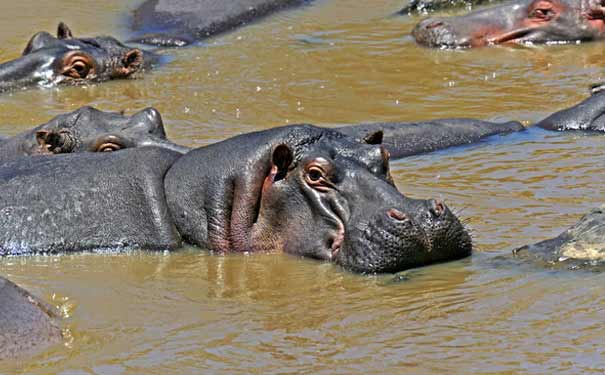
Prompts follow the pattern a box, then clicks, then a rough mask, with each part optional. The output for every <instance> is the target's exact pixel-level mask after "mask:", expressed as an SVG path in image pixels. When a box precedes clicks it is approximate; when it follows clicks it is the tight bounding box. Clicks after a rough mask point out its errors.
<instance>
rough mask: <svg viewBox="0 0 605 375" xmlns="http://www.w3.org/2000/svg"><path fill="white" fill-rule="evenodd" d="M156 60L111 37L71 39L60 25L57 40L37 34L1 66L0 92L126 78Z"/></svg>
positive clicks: (147, 67)
mask: <svg viewBox="0 0 605 375" xmlns="http://www.w3.org/2000/svg"><path fill="white" fill-rule="evenodd" d="M156 59H157V56H156V55H154V54H152V53H150V52H144V51H142V50H140V49H137V48H129V47H126V46H125V45H123V44H122V43H120V42H119V41H118V40H116V39H114V38H112V37H108V36H100V37H94V38H74V37H73V34H72V32H71V30H70V29H69V28H68V27H67V26H66V25H65V24H63V23H61V24H59V27H58V31H57V36H56V37H54V36H52V35H51V34H49V33H47V32H39V33H37V34H35V35H34V36H33V37H32V38H31V39H30V41H29V43H28V44H27V47H26V48H25V50H24V51H23V55H22V56H21V57H19V58H17V59H15V60H12V61H8V62H5V63H3V64H0V92H1V91H9V90H16V89H19V88H24V87H31V86H42V87H50V86H56V85H59V84H61V85H78V84H83V83H87V82H100V81H106V80H110V79H119V78H128V77H131V76H133V75H134V74H135V73H137V72H141V71H143V70H145V69H149V68H150V67H151V66H152V64H153V63H154V62H155V60H156Z"/></svg>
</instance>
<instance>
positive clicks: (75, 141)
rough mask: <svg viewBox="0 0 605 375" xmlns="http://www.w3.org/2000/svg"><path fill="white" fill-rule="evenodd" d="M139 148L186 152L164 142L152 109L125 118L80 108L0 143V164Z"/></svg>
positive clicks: (161, 124)
mask: <svg viewBox="0 0 605 375" xmlns="http://www.w3.org/2000/svg"><path fill="white" fill-rule="evenodd" d="M142 146H159V147H164V148H168V149H171V150H174V151H177V152H180V153H185V152H187V151H189V148H187V147H184V146H179V145H177V144H174V143H172V142H170V141H168V140H167V139H166V132H165V130H164V123H163V122H162V117H161V116H160V113H159V112H158V111H157V110H156V109H154V108H146V109H144V110H142V111H140V112H137V113H135V114H134V115H132V116H124V115H122V114H120V113H114V112H103V111H99V110H97V109H94V108H92V107H82V108H80V109H78V110H76V111H74V112H70V113H66V114H62V115H59V116H57V117H55V118H53V119H52V120H50V121H49V122H47V123H46V124H42V125H40V126H38V127H36V128H34V129H32V130H28V131H25V132H23V133H21V134H19V135H16V136H15V137H13V138H10V139H7V140H5V141H1V140H0V161H3V160H9V159H13V158H16V157H19V156H24V155H46V154H65V153H72V152H87V151H88V152H109V151H117V150H121V149H125V148H131V147H142Z"/></svg>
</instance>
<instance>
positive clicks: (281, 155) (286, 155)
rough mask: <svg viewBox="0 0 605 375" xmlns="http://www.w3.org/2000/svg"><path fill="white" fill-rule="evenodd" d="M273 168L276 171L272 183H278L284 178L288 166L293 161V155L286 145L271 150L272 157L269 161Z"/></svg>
mask: <svg viewBox="0 0 605 375" xmlns="http://www.w3.org/2000/svg"><path fill="white" fill-rule="evenodd" d="M271 161H272V163H273V168H275V169H276V171H275V177H274V178H273V181H279V180H281V179H283V178H284V177H286V174H287V173H288V169H289V168H290V165H291V164H292V162H293V161H294V154H293V153H292V150H291V149H290V147H288V146H287V145H284V144H281V145H278V146H277V147H275V149H274V150H273V156H272V159H271Z"/></svg>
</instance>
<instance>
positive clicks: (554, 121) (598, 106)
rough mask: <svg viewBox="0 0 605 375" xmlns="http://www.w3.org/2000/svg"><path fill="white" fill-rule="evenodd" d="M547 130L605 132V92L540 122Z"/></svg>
mask: <svg viewBox="0 0 605 375" xmlns="http://www.w3.org/2000/svg"><path fill="white" fill-rule="evenodd" d="M536 126H539V127H541V128H543V129H547V130H557V131H564V130H583V131H595V132H605V91H602V90H597V91H596V92H595V93H594V94H592V96H591V97H589V98H588V99H585V100H583V101H582V102H580V103H579V104H576V105H574V106H573V107H570V108H566V109H563V110H561V111H559V112H555V113H553V114H552V115H550V116H548V117H547V118H545V119H544V120H542V121H540V122H538V123H537V124H536Z"/></svg>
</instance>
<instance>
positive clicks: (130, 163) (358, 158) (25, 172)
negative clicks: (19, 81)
mask: <svg viewBox="0 0 605 375" xmlns="http://www.w3.org/2000/svg"><path fill="white" fill-rule="evenodd" d="M379 138H380V137H379V136H370V137H369V138H368V137H366V139H367V140H366V141H365V143H360V142H358V141H356V140H354V139H352V138H351V137H348V136H345V135H343V134H341V133H338V132H336V131H333V130H330V129H322V128H317V127H314V126H311V125H297V126H287V127H282V128H274V129H270V130H266V131H262V132H257V133H250V134H245V135H242V136H238V137H234V138H231V139H228V140H226V141H223V142H219V143H216V144H213V145H210V146H208V147H204V148H199V149H196V150H193V151H191V152H189V153H187V154H186V155H184V156H181V155H180V154H178V153H175V152H172V151H170V150H166V149H160V148H157V147H143V148H136V149H128V150H124V151H120V152H115V153H109V154H105V153H84V154H68V155H59V156H54V157H47V156H41V157H37V158H21V159H15V160H13V161H11V162H6V163H4V164H0V191H2V192H3V194H2V195H1V196H0V254H5V255H6V254H31V253H54V252H70V251H82V250H99V249H113V250H116V249H117V250H120V249H129V248H142V249H150V250H160V249H175V248H177V247H179V246H181V244H182V242H183V241H184V242H186V243H189V244H193V245H197V246H200V247H202V248H206V249H209V250H213V251H218V252H245V251H283V252H286V253H291V254H296V255H301V256H306V257H311V258H317V259H322V260H331V261H333V262H335V263H337V264H339V265H342V266H343V267H345V268H347V269H350V270H354V271H357V272H369V273H373V272H394V271H399V270H402V269H406V268H410V267H416V266H421V265H426V264H429V263H433V262H438V261H445V260H450V259H457V258H461V257H464V256H467V255H469V254H470V252H471V247H472V246H471V239H470V236H469V235H468V233H467V232H466V231H465V229H464V227H463V226H462V224H461V223H460V222H459V220H458V219H457V218H456V216H455V215H454V214H452V213H451V211H450V210H449V209H448V208H447V207H446V206H445V205H444V204H443V203H442V202H440V201H434V200H416V199H411V198H407V197H405V196H403V195H402V194H401V193H400V192H399V191H398V190H397V188H396V187H395V186H394V184H393V183H392V180H391V177H390V174H389V169H388V168H389V164H388V153H387V151H386V150H385V149H384V148H383V147H382V146H380V145H379V144H374V143H379V141H380V140H379ZM91 165H94V166H95V168H90V166H91ZM30 219H31V220H30Z"/></svg>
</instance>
